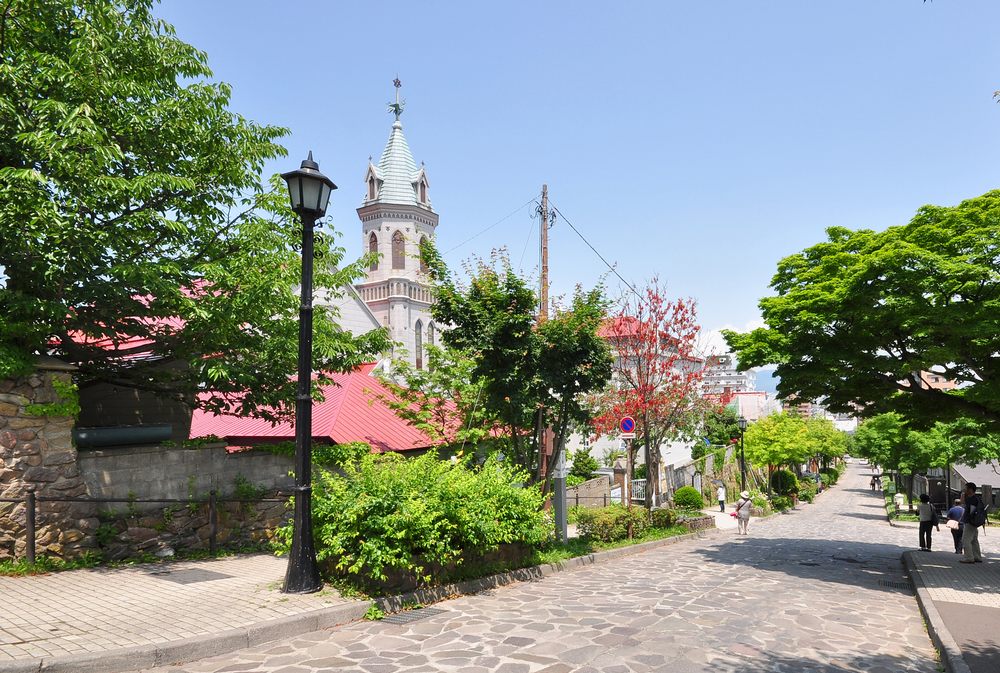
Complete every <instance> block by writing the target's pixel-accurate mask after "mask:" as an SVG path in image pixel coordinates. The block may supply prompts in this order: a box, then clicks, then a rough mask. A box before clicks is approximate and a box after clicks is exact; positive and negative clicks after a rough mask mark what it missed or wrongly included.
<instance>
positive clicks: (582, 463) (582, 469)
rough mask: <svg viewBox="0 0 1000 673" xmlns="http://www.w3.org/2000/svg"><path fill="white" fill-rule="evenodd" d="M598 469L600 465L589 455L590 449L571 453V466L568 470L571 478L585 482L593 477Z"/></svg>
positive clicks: (585, 448) (584, 448)
mask: <svg viewBox="0 0 1000 673" xmlns="http://www.w3.org/2000/svg"><path fill="white" fill-rule="evenodd" d="M598 468H600V465H599V464H598V462H597V459H596V458H594V457H593V456H592V455H590V449H588V448H587V447H583V448H581V449H577V450H576V451H574V452H573V465H572V467H570V468H569V473H570V475H571V476H576V477H580V478H582V479H583V480H587V479H590V478H591V477H593V476H594V473H595V472H597V470H598Z"/></svg>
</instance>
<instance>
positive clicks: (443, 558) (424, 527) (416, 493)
mask: <svg viewBox="0 0 1000 673" xmlns="http://www.w3.org/2000/svg"><path fill="white" fill-rule="evenodd" d="M342 470H343V475H340V474H335V473H333V472H329V471H327V470H323V469H319V470H316V479H315V480H314V484H313V528H314V530H315V539H316V546H317V554H316V556H317V558H318V559H319V560H320V561H323V562H326V564H327V565H328V566H329V567H331V568H333V569H334V571H335V572H337V573H339V574H342V575H345V576H360V577H375V578H378V579H381V580H384V579H386V577H387V575H386V571H387V570H397V571H402V572H408V573H413V574H415V575H416V576H417V578H418V580H419V581H420V582H422V583H428V582H430V581H431V579H432V577H431V575H430V574H429V572H428V571H427V567H428V566H429V565H432V564H433V565H438V566H448V565H452V566H455V565H459V564H461V563H462V561H463V559H464V558H465V556H466V555H467V554H468V555H471V554H476V553H484V552H489V551H492V550H495V549H497V548H498V547H499V545H501V544H516V543H521V544H525V545H537V544H540V543H541V542H542V541H544V540H545V539H546V538H547V537H548V534H549V530H548V527H547V526H546V525H545V521H546V519H545V516H544V514H543V513H542V512H541V509H540V508H541V504H542V496H541V492H540V491H539V489H538V488H536V487H521V486H520V484H523V483H526V482H527V481H528V480H529V477H528V475H527V474H526V473H524V472H522V471H520V470H518V469H515V468H513V467H510V466H509V465H506V464H504V463H502V462H500V461H498V460H496V459H495V458H489V459H487V461H486V462H485V463H484V464H483V466H482V467H481V468H480V469H478V470H473V469H470V468H469V467H468V466H467V465H466V463H465V462H459V463H455V464H452V463H451V462H450V461H448V460H441V459H439V458H438V457H437V456H435V455H434V454H431V453H428V454H425V455H423V456H419V457H417V458H404V457H402V456H400V455H399V454H396V453H385V454H365V455H363V456H360V457H359V458H358V460H357V461H356V462H354V463H347V464H344V465H343V466H342ZM278 539H279V542H280V543H281V544H282V545H283V546H284V548H285V549H287V548H288V546H289V544H290V541H291V524H289V525H288V526H285V527H283V528H281V529H279V536H278Z"/></svg>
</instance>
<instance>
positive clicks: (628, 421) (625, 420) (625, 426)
mask: <svg viewBox="0 0 1000 673" xmlns="http://www.w3.org/2000/svg"><path fill="white" fill-rule="evenodd" d="M618 427H620V428H621V429H622V432H635V421H634V420H632V417H631V416H623V417H622V420H621V423H619V425H618Z"/></svg>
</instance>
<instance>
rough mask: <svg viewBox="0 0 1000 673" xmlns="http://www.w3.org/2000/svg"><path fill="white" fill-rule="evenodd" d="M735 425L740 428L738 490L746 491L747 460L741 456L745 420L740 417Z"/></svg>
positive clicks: (745, 427) (745, 426) (745, 425)
mask: <svg viewBox="0 0 1000 673" xmlns="http://www.w3.org/2000/svg"><path fill="white" fill-rule="evenodd" d="M736 423H737V425H739V426H740V490H741V491H745V490H747V460H746V456H744V454H743V433H744V432H746V429H747V419H745V418H743V417H742V416H740V417H739V418H738V419H736Z"/></svg>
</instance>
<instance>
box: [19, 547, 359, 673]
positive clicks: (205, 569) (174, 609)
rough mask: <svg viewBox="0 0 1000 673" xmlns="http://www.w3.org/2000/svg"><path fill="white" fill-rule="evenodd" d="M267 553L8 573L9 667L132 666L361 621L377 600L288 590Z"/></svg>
mask: <svg viewBox="0 0 1000 673" xmlns="http://www.w3.org/2000/svg"><path fill="white" fill-rule="evenodd" d="M286 565H287V561H286V560H285V559H279V558H276V557H274V556H271V555H267V554H259V555H244V556H234V557H227V558H221V559H210V560H204V561H180V562H176V563H165V564H155V565H141V566H134V567H129V568H115V569H93V570H73V571H67V572H61V573H53V574H49V575H36V576H32V577H0V673H13V672H15V671H16V672H17V673H21V672H22V671H32V672H35V673H38V672H40V671H67V670H72V671H77V672H80V673H82V672H84V671H95V672H98V671H99V672H102V673H103V672H106V671H125V670H136V669H139V668H152V667H154V666H160V665H164V664H169V663H171V662H173V661H176V660H178V658H179V656H178V655H182V656H183V658H184V659H185V660H187V661H190V660H192V659H195V658H201V657H207V656H213V655H216V654H221V653H224V652H231V651H233V650H235V649H239V648H243V647H250V646H253V645H255V644H259V643H263V642H267V641H269V640H275V639H278V638H282V637H286V636H290V635H295V634H301V633H308V632H310V631H318V630H320V629H323V628H327V627H330V626H334V625H336V624H342V623H345V622H349V621H352V620H354V619H357V618H359V617H361V616H362V615H363V614H364V613H365V610H367V609H368V606H369V602H368V601H353V600H346V599H344V598H342V597H341V596H340V595H339V594H337V593H336V592H333V591H330V590H326V591H322V592H319V593H316V594H310V595H291V594H282V593H281V592H280V588H281V583H282V581H283V579H284V575H285V568H286Z"/></svg>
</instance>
